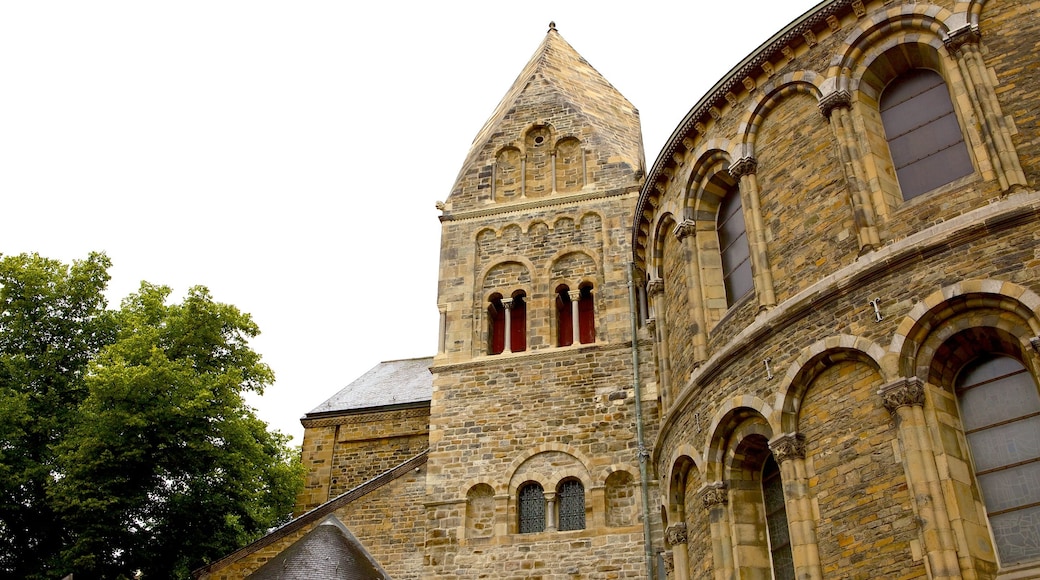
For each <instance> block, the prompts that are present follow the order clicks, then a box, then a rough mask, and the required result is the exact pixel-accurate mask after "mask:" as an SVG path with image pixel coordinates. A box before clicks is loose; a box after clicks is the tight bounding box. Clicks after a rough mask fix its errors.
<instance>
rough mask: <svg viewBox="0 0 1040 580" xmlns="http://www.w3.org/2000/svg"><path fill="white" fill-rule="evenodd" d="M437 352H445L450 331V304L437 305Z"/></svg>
mask: <svg viewBox="0 0 1040 580" xmlns="http://www.w3.org/2000/svg"><path fill="white" fill-rule="evenodd" d="M437 314H438V316H437V319H438V324H437V326H438V328H437V354H444V351H445V348H446V342H447V332H448V305H447V304H438V305H437Z"/></svg>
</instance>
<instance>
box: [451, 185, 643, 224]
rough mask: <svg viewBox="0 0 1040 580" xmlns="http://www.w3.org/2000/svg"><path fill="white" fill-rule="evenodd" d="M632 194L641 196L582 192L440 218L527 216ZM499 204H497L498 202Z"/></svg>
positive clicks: (617, 191) (625, 190) (627, 191)
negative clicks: (537, 211)
mask: <svg viewBox="0 0 1040 580" xmlns="http://www.w3.org/2000/svg"><path fill="white" fill-rule="evenodd" d="M631 194H636V195H638V194H639V188H638V187H624V188H621V189H612V190H608V191H592V192H582V193H578V194H567V193H558V194H556V195H555V196H554V197H547V198H538V199H537V200H527V201H524V202H519V203H516V204H508V205H506V204H500V205H498V206H497V207H489V208H481V209H475V210H468V211H460V212H457V213H453V212H447V213H443V214H441V215H439V216H437V217H438V219H439V220H440V221H442V222H458V221H465V220H471V219H479V218H485V217H489V216H493V215H499V214H527V213H529V212H530V211H531V210H535V209H544V208H548V207H559V206H567V205H575V204H580V203H583V202H586V201H590V200H596V199H609V198H612V197H624V196H627V195H631ZM496 203H497V202H496Z"/></svg>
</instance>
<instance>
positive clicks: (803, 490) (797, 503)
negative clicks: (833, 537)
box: [769, 433, 823, 580]
mask: <svg viewBox="0 0 1040 580" xmlns="http://www.w3.org/2000/svg"><path fill="white" fill-rule="evenodd" d="M769 449H770V450H771V451H772V452H773V458H774V459H776V462H777V463H778V464H779V465H780V477H781V479H782V480H783V485H784V502H785V503H786V504H787V505H786V508H787V525H788V530H789V531H790V536H791V537H790V539H791V554H792V556H793V557H794V573H795V576H796V577H798V578H801V579H806V580H808V579H814V580H820V579H822V578H823V568H822V567H821V565H820V547H819V544H818V543H817V541H816V521H815V520H814V519H813V514H812V503H811V501H810V500H809V477H808V475H807V474H806V468H805V435H802V434H801V433H788V434H786V435H781V436H779V437H777V438H775V439H773V440H772V441H770V442H769Z"/></svg>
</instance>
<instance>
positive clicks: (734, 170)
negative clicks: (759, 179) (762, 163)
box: [729, 157, 758, 179]
mask: <svg viewBox="0 0 1040 580" xmlns="http://www.w3.org/2000/svg"><path fill="white" fill-rule="evenodd" d="M756 171H758V160H757V159H755V158H754V157H741V158H740V159H737V160H736V161H734V162H733V165H730V166H729V174H730V175H732V176H733V177H736V178H737V179H740V178H741V177H743V176H745V175H754V174H755V172H756Z"/></svg>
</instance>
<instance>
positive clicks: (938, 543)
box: [878, 377, 961, 579]
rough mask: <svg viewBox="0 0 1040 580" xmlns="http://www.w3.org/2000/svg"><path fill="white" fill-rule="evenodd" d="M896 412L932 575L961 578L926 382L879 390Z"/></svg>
mask: <svg viewBox="0 0 1040 580" xmlns="http://www.w3.org/2000/svg"><path fill="white" fill-rule="evenodd" d="M878 394H879V395H881V398H882V400H883V402H884V405H885V408H886V409H888V410H889V412H891V413H892V414H893V415H895V416H896V426H897V428H898V429H899V434H898V437H899V441H900V443H901V444H902V447H903V458H904V459H903V461H904V462H905V467H906V473H907V483H908V484H909V486H910V490H911V492H912V493H913V498H914V502H915V503H916V504H917V514H918V516H919V517H920V519H921V534H922V535H923V536H924V545H925V552H926V554H927V558H928V565H929V569H930V571H931V574H930V576H931V578H933V579H939V578H949V579H952V578H960V577H961V570H960V565H959V564H958V562H957V550H956V545H955V544H954V539H953V529H952V526H951V524H950V516H949V513H948V512H947V510H946V500H945V499H944V497H943V492H942V486H941V484H940V482H939V470H938V468H937V467H936V461H935V451H934V450H933V447H932V439H931V435H930V434H929V433H928V425H927V423H926V422H925V419H924V402H925V391H924V385H922V384H921V381H920V380H918V379H917V377H910V378H902V379H897V380H895V381H893V382H891V383H889V384H887V385H885V386H883V387H881V390H879V391H878Z"/></svg>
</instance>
